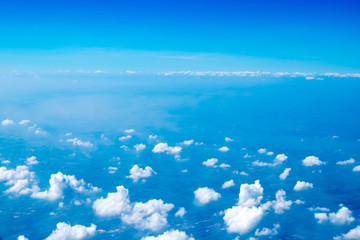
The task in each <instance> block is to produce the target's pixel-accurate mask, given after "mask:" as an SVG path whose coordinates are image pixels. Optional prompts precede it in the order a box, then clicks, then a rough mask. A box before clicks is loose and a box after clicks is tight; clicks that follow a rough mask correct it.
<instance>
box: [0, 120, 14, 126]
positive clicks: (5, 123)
mask: <svg viewBox="0 0 360 240" xmlns="http://www.w3.org/2000/svg"><path fill="white" fill-rule="evenodd" d="M13 124H14V121H13V120H10V119H5V120H3V121H2V122H1V125H3V126H9V125H13Z"/></svg>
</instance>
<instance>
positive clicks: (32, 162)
mask: <svg viewBox="0 0 360 240" xmlns="http://www.w3.org/2000/svg"><path fill="white" fill-rule="evenodd" d="M38 163H39V161H37V160H36V157H34V156H31V157H29V158H27V159H26V164H28V165H35V164H38Z"/></svg>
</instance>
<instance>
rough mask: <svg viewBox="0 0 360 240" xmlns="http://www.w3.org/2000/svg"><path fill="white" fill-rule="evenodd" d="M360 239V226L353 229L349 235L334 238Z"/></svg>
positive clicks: (343, 239)
mask: <svg viewBox="0 0 360 240" xmlns="http://www.w3.org/2000/svg"><path fill="white" fill-rule="evenodd" d="M359 239H360V226H357V227H356V228H353V229H351V230H350V231H349V232H348V233H345V234H342V235H341V236H336V237H334V240H359Z"/></svg>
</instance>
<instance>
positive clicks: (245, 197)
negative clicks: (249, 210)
mask: <svg viewBox="0 0 360 240" xmlns="http://www.w3.org/2000/svg"><path fill="white" fill-rule="evenodd" d="M263 192H264V189H263V188H262V187H261V184H260V181H259V180H256V181H255V183H254V184H247V183H245V184H241V186H240V193H239V202H238V205H239V206H243V207H251V206H256V205H258V204H260V202H261V200H262V198H263V196H262V195H263Z"/></svg>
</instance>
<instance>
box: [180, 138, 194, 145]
mask: <svg viewBox="0 0 360 240" xmlns="http://www.w3.org/2000/svg"><path fill="white" fill-rule="evenodd" d="M193 143H194V140H193V139H191V140H185V141H183V142H182V144H184V145H185V146H190V145H191V144H193Z"/></svg>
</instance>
